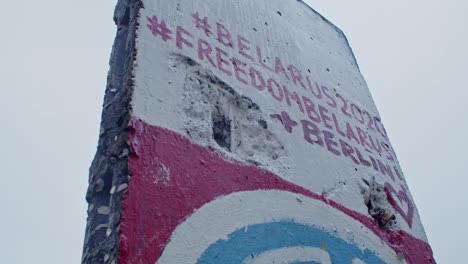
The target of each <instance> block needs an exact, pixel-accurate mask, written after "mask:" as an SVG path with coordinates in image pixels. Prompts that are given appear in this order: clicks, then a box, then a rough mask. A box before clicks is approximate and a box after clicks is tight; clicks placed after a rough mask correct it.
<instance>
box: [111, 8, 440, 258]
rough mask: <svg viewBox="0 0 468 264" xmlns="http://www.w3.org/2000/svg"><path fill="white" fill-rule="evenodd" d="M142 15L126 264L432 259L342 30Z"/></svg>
mask: <svg viewBox="0 0 468 264" xmlns="http://www.w3.org/2000/svg"><path fill="white" fill-rule="evenodd" d="M143 4H144V8H142V9H141V10H140V15H139V22H140V27H139V29H138V30H137V44H136V56H137V59H136V62H135V69H134V70H133V75H134V76H135V77H134V81H135V84H134V94H133V97H132V109H131V111H132V112H131V120H130V125H129V139H128V142H129V144H130V145H131V155H130V156H129V173H130V175H129V179H130V183H129V185H128V187H127V189H126V190H125V192H126V195H125V199H124V201H123V210H122V221H121V226H120V238H121V240H120V249H119V250H120V255H119V263H159V264H165V263H272V262H271V260H275V261H280V262H281V263H291V264H298V263H302V264H304V263H431V262H434V260H433V258H432V252H431V249H430V247H429V245H428V243H427V239H426V238H425V235H424V230H423V228H422V225H421V223H420V221H419V216H418V215H417V211H416V209H415V206H414V204H413V201H412V198H411V196H410V194H409V191H408V189H407V187H406V183H405V180H404V178H403V173H402V172H401V169H400V166H399V164H398V161H397V158H396V155H395V152H394V150H393V148H392V146H391V145H390V142H389V139H388V137H387V133H386V132H385V128H384V126H383V124H382V122H381V120H380V117H379V115H378V112H377V110H376V108H375V105H374V103H373V101H372V98H371V96H370V93H369V91H368V88H367V86H366V85H365V81H364V79H363V78H362V76H361V74H360V72H359V69H358V67H357V64H356V61H355V59H354V56H353V54H352V52H351V50H350V48H349V46H348V45H347V41H346V39H345V38H344V35H343V34H342V32H341V31H339V30H338V29H337V28H336V27H334V26H333V25H331V24H330V23H329V22H328V21H326V20H325V19H324V18H323V17H321V16H320V15H318V14H317V13H315V11H313V10H311V9H309V8H308V7H307V6H306V5H305V4H304V3H302V2H300V1H284V0H268V1H266V0H259V1H249V0H239V1H215V0H207V1H159V0H151V1H150V0H144V1H143ZM260 10H267V11H265V12H263V11H260ZM371 178H372V179H374V180H375V184H373V183H372V184H371V182H370V179H371ZM390 222H391V223H392V224H391V225H390V224H388V223H390Z"/></svg>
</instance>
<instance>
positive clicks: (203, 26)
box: [192, 12, 213, 37]
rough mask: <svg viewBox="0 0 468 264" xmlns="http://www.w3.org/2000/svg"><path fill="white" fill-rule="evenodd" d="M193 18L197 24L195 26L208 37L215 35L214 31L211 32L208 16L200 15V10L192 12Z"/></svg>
mask: <svg viewBox="0 0 468 264" xmlns="http://www.w3.org/2000/svg"><path fill="white" fill-rule="evenodd" d="M192 18H193V23H194V24H195V27H196V28H197V29H200V30H202V31H203V32H204V33H205V35H206V36H207V37H210V36H211V35H213V32H211V26H210V24H209V23H208V17H206V16H205V17H203V18H201V17H200V14H199V13H198V12H196V13H193V14H192Z"/></svg>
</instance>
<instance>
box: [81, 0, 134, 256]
mask: <svg viewBox="0 0 468 264" xmlns="http://www.w3.org/2000/svg"><path fill="white" fill-rule="evenodd" d="M140 6H141V2H140V1H132V0H120V1H119V2H118V4H117V7H116V9H115V15H114V21H115V24H116V25H117V36H116V39H115V42H114V47H113V50H112V55H111V59H110V71H109V75H108V78H107V87H106V94H105V97H104V104H103V113H102V121H101V131H100V135H99V143H98V148H97V152H96V156H95V157H94V160H93V163H92V165H91V168H90V176H89V187H88V192H87V194H86V200H87V202H88V204H89V207H88V220H87V227H86V236H85V241H84V250H83V258H82V262H83V263H116V259H117V256H118V254H119V242H120V229H119V226H120V216H121V205H122V194H123V193H124V191H125V189H126V187H127V186H128V178H129V175H130V174H129V171H128V154H129V151H130V149H129V147H128V142H127V140H128V132H127V129H128V123H129V119H130V98H131V94H132V92H133V76H132V70H133V63H134V61H135V54H136V49H135V31H136V28H137V25H138V21H137V12H138V10H139V8H140Z"/></svg>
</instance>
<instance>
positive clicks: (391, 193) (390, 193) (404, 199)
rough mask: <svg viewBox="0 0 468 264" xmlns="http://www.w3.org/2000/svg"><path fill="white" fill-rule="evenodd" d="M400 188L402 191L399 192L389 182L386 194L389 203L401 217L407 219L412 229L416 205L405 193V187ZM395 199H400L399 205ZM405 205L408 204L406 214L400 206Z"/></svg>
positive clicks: (386, 186)
mask: <svg viewBox="0 0 468 264" xmlns="http://www.w3.org/2000/svg"><path fill="white" fill-rule="evenodd" d="M400 187H401V190H399V191H398V192H397V191H395V189H394V188H393V187H392V185H391V184H389V183H388V182H387V183H385V193H386V194H387V199H388V202H389V203H390V204H391V205H392V206H393V208H395V210H396V211H397V212H398V213H399V214H400V215H401V217H403V219H405V221H406V222H407V223H408V225H409V227H411V226H412V225H413V216H414V205H413V203H412V202H411V200H410V198H409V197H408V194H407V193H406V191H405V187H404V186H403V185H401V186H400ZM395 198H398V200H399V203H398V202H397V200H396V199H395ZM403 203H404V204H406V207H408V209H407V211H406V212H405V211H404V210H403V209H402V208H401V206H400V204H403Z"/></svg>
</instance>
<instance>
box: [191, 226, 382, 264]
mask: <svg viewBox="0 0 468 264" xmlns="http://www.w3.org/2000/svg"><path fill="white" fill-rule="evenodd" d="M287 247H316V248H322V247H325V248H326V251H327V252H328V254H329V255H330V259H331V261H332V263H333V264H351V263H352V261H353V259H355V258H359V259H361V260H362V261H364V262H365V263H373V264H374V263H375V264H380V263H385V262H384V261H382V260H381V259H380V258H379V257H377V256H376V255H375V254H374V253H372V252H371V251H370V250H369V249H365V250H361V249H360V248H359V247H358V246H357V245H355V244H351V243H349V242H346V241H344V240H343V239H341V238H338V237H336V236H334V235H332V234H330V233H328V232H325V231H323V230H321V229H319V228H317V227H314V226H309V225H303V224H299V223H295V222H292V221H282V222H272V223H265V224H257V225H252V226H248V228H245V229H244V228H241V229H238V230H236V231H234V232H233V233H231V234H230V235H229V236H228V239H227V240H222V239H221V240H218V241H217V242H215V243H213V244H212V245H210V246H209V247H208V248H207V249H206V250H205V252H204V253H203V254H202V255H201V256H200V258H199V259H198V264H220V263H222V264H242V261H243V260H245V259H247V258H248V257H249V256H254V257H255V256H258V255H260V254H262V253H264V252H267V251H271V250H277V249H281V248H287ZM299 263H301V264H303V263H307V264H309V263H315V262H313V261H310V262H299Z"/></svg>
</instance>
